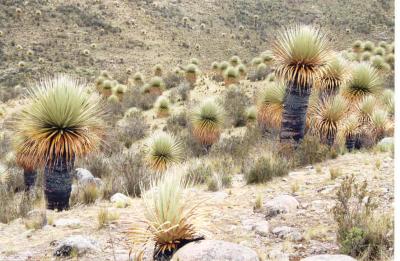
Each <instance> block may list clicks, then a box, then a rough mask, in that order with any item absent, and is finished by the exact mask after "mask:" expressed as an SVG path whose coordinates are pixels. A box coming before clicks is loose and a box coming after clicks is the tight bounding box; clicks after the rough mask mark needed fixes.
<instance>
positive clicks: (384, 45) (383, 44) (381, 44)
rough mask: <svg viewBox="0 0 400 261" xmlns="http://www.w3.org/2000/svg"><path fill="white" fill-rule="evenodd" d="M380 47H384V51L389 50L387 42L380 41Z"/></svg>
mask: <svg viewBox="0 0 400 261" xmlns="http://www.w3.org/2000/svg"><path fill="white" fill-rule="evenodd" d="M378 46H379V47H382V48H383V49H387V47H388V44H387V42H385V41H380V42H379V43H378Z"/></svg>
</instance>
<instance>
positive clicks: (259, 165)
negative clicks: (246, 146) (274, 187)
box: [246, 154, 289, 184]
mask: <svg viewBox="0 0 400 261" xmlns="http://www.w3.org/2000/svg"><path fill="white" fill-rule="evenodd" d="M288 173H289V167H288V164H287V162H286V161H285V160H284V159H282V158H280V157H278V156H274V155H272V154H269V155H266V156H262V157H260V158H259V159H257V161H256V162H255V163H254V164H253V165H252V166H251V167H250V170H248V172H247V173H246V181H247V184H252V183H263V182H267V181H269V180H271V179H272V178H273V177H282V176H285V175H287V174H288Z"/></svg>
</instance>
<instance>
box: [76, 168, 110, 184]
mask: <svg viewBox="0 0 400 261" xmlns="http://www.w3.org/2000/svg"><path fill="white" fill-rule="evenodd" d="M75 177H76V179H77V180H78V185H79V186H86V185H90V184H95V185H96V186H97V187H100V186H101V185H102V183H103V182H102V181H101V179H99V178H96V177H95V176H93V174H92V173H91V172H90V171H89V170H87V169H84V168H77V169H75Z"/></svg>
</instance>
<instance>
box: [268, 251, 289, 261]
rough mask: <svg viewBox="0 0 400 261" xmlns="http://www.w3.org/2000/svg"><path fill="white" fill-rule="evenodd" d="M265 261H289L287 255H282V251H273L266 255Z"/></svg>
mask: <svg viewBox="0 0 400 261" xmlns="http://www.w3.org/2000/svg"><path fill="white" fill-rule="evenodd" d="M267 260H274V261H289V255H288V254H285V253H282V251H280V250H278V249H274V250H272V251H271V252H269V253H268V255H267Z"/></svg>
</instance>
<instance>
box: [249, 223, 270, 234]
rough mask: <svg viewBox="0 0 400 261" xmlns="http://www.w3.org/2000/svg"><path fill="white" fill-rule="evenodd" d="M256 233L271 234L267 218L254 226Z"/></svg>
mask: <svg viewBox="0 0 400 261" xmlns="http://www.w3.org/2000/svg"><path fill="white" fill-rule="evenodd" d="M253 229H254V231H255V232H256V234H258V235H260V236H263V237H266V236H268V234H269V223H268V221H266V220H263V221H260V222H258V223H257V224H255V225H254V227H253Z"/></svg>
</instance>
